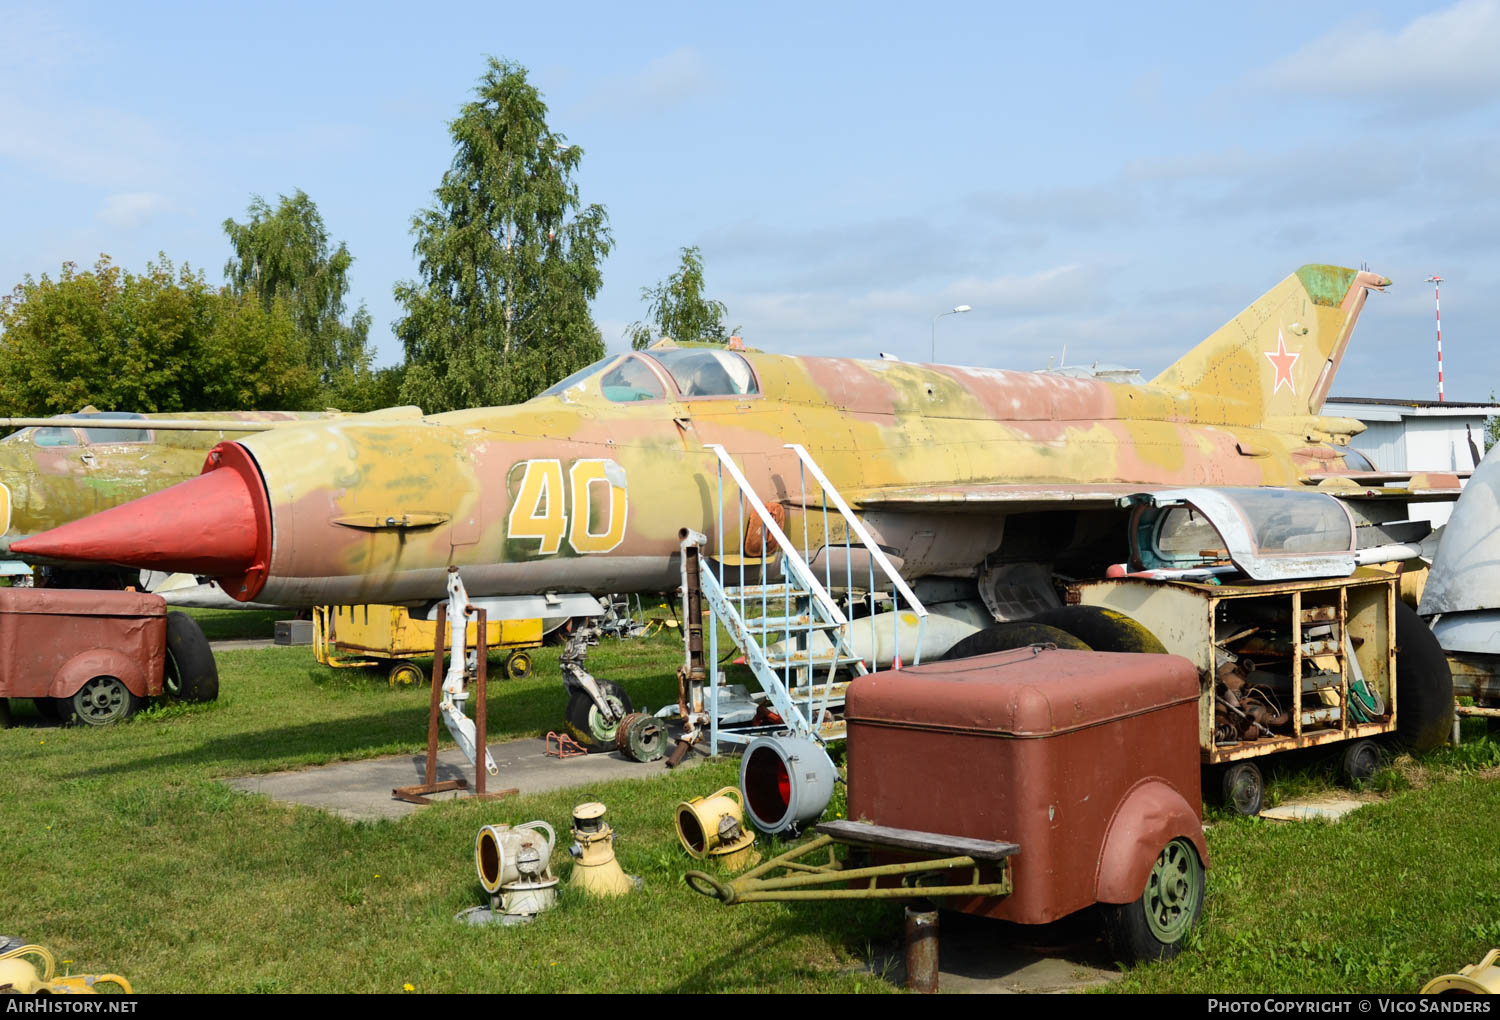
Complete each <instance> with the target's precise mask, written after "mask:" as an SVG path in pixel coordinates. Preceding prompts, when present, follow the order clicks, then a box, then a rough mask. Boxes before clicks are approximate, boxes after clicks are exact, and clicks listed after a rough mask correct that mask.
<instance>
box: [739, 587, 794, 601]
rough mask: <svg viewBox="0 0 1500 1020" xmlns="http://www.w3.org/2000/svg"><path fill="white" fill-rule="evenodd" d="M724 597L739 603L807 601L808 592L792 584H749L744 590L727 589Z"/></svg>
mask: <svg viewBox="0 0 1500 1020" xmlns="http://www.w3.org/2000/svg"><path fill="white" fill-rule="evenodd" d="M724 597H725V598H727V599H729V600H730V601H733V602H737V601H739V600H740V599H760V598H764V599H786V598H792V599H805V598H807V592H805V591H803V590H802V589H801V588H798V587H797V586H795V585H791V584H747V585H745V586H744V587H742V588H725V589H724Z"/></svg>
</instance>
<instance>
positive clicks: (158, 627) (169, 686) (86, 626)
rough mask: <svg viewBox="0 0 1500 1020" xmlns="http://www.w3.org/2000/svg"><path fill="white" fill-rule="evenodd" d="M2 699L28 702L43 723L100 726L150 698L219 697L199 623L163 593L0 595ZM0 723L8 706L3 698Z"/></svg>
mask: <svg viewBox="0 0 1500 1020" xmlns="http://www.w3.org/2000/svg"><path fill="white" fill-rule="evenodd" d="M0 662H3V664H4V665H3V668H0V699H10V698H31V699H32V700H33V702H34V703H35V705H36V707H37V710H38V711H39V712H41V714H42V715H43V716H46V717H47V718H50V719H54V720H57V721H60V722H64V723H70V722H77V723H84V724H88V725H91V726H106V725H108V724H110V723H114V722H119V721H121V720H123V719H128V718H129V717H130V716H131V715H132V714H134V712H135V711H136V709H137V708H138V707H139V706H140V704H141V702H142V701H143V700H144V699H146V698H152V697H157V696H160V695H162V694H167V695H170V696H172V697H176V698H180V699H182V700H184V701H212V700H213V699H214V698H217V697H218V696H219V672H218V668H217V667H216V666H215V664H214V657H213V651H212V650H211V649H210V648H209V645H208V640H207V638H205V637H204V636H203V631H202V630H201V629H200V628H199V627H198V624H197V623H196V622H194V621H193V619H192V618H191V617H190V616H188V615H187V614H185V613H180V612H170V613H169V612H167V604H166V602H165V600H163V599H162V598H161V596H159V595H148V594H144V593H140V592H130V591H92V590H85V589H62V588H0ZM0 709H3V710H4V711H0V720H3V718H4V717H6V716H8V714H9V711H8V709H9V705H8V703H7V702H6V701H4V700H0Z"/></svg>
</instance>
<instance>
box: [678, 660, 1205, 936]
mask: <svg viewBox="0 0 1500 1020" xmlns="http://www.w3.org/2000/svg"><path fill="white" fill-rule="evenodd" d="M1198 697H1199V681H1198V670H1197V669H1196V668H1195V667H1194V666H1193V664H1192V663H1190V662H1189V661H1187V660H1186V659H1184V658H1182V657H1180V656H1176V655H1152V654H1142V653H1110V652H1081V651H1061V650H1058V649H1056V648H1043V647H1040V646H1032V647H1027V648H1020V649H1014V650H1011V651H1006V652H997V653H994V654H991V655H982V656H975V657H973V658H968V659H959V660H953V661H941V662H934V663H923V664H922V665H920V666H916V667H911V668H908V669H903V670H899V671H894V670H893V671H887V672H883V673H874V674H871V675H870V676H866V677H860V678H858V679H856V680H855V681H854V682H853V683H851V684H850V685H849V690H848V695H847V702H846V711H845V718H846V720H847V721H848V724H849V730H848V749H849V750H848V753H849V757H848V784H849V818H848V820H846V821H834V822H824V823H821V824H819V825H817V826H815V828H814V831H815V832H817V833H819V834H820V836H819V837H818V838H817V839H815V840H813V841H811V842H809V843H805V844H803V845H801V846H799V847H795V848H793V849H792V850H790V851H788V852H787V853H786V854H783V855H782V856H781V857H778V858H776V859H775V860H772V861H768V862H767V863H765V864H762V865H761V866H759V867H757V868H754V869H752V870H750V871H748V872H746V873H745V874H743V875H741V876H739V877H737V878H735V879H734V880H733V881H731V882H723V881H720V880H718V879H715V878H712V877H710V876H708V875H706V874H703V873H701V872H694V873H690V877H689V884H690V885H692V886H693V887H694V888H695V889H697V890H698V891H700V892H704V893H706V894H709V895H713V896H716V897H718V898H719V899H721V900H723V901H724V902H726V903H744V902H753V901H757V900H784V899H814V898H838V899H848V898H862V897H872V898H881V899H886V898H916V897H922V898H926V899H932V900H936V901H938V902H941V903H942V905H943V906H945V907H948V908H951V909H955V910H960V911H964V912H967V913H973V914H980V915H983V916H986V917H994V918H1001V919H1004V920H1008V921H1014V922H1019V923H1022V924H1042V923H1046V922H1049V921H1053V920H1056V919H1058V918H1060V917H1063V916H1065V915H1067V914H1071V913H1074V912H1075V911H1078V910H1082V909H1084V908H1086V907H1091V906H1093V905H1094V904H1098V905H1099V906H1100V908H1101V912H1102V915H1103V922H1104V929H1105V934H1106V936H1107V937H1108V939H1109V942H1110V944H1111V947H1112V948H1113V949H1114V951H1115V953H1116V955H1117V958H1119V959H1127V960H1141V959H1158V958H1162V957H1165V956H1170V955H1172V954H1174V953H1176V952H1177V950H1178V948H1179V947H1180V945H1181V942H1182V939H1183V938H1184V937H1185V936H1186V935H1187V933H1188V931H1189V930H1190V929H1191V927H1192V925H1193V923H1194V922H1195V921H1196V920H1197V917H1198V913H1199V911H1200V909H1201V908H1202V905H1203V894H1204V888H1205V869H1206V867H1207V864H1208V851H1207V847H1206V846H1205V844H1204V840H1203V826H1202V822H1201V820H1200V815H1199V811H1200V808H1199V804H1200V792H1199V782H1200V780H1199V763H1198ZM756 755H757V748H756V746H755V745H752V746H751V748H750V749H749V750H748V751H747V753H746V760H745V762H744V765H743V767H742V774H743V776H744V787H745V790H746V798H747V801H748V800H749V799H750V798H753V797H760V798H762V800H764V799H767V798H772V797H774V796H775V795H776V794H777V793H778V792H781V791H784V792H785V794H786V796H787V799H788V801H790V799H791V795H792V792H793V791H794V790H795V789H796V788H797V786H798V785H799V784H800V783H801V782H803V781H805V780H806V779H807V778H810V777H807V776H805V775H804V773H805V772H811V771H813V768H812V766H811V764H810V760H811V758H812V757H813V756H812V755H807V756H806V759H805V760H794V761H793V762H791V763H788V762H787V761H786V760H785V759H782V758H779V757H778V756H777V755H776V753H774V749H773V750H771V751H768V752H767V753H765V754H764V755H762V756H760V757H759V758H756V757H755V756H756ZM762 768H764V770H765V774H764V776H761V775H760V770H761V769H762ZM762 779H764V782H762ZM762 810H764V805H762ZM838 844H843V845H845V846H847V847H850V848H855V849H856V850H858V851H861V852H862V853H852V854H851V855H846V856H845V857H844V858H843V859H838V858H836V857H834V856H830V860H829V863H828V864H826V865H809V864H808V863H806V861H807V854H808V853H809V852H810V851H812V850H817V849H821V848H823V847H825V846H826V847H828V848H829V849H830V851H832V850H833V849H834V848H835V846H836V845H838ZM799 858H800V859H799ZM781 867H785V868H787V871H788V874H787V875H786V876H784V877H768V876H771V875H772V873H773V872H774V871H775V870H776V869H777V868H781ZM897 879H899V880H900V881H901V882H902V883H903V884H904V888H903V887H899V886H895V882H896V881H897ZM819 886H821V887H822V888H815V887H819ZM845 886H847V888H846V887H845Z"/></svg>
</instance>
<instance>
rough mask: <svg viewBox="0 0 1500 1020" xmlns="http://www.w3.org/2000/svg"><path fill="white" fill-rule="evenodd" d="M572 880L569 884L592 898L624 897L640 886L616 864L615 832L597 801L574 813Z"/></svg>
mask: <svg viewBox="0 0 1500 1020" xmlns="http://www.w3.org/2000/svg"><path fill="white" fill-rule="evenodd" d="M568 853H569V854H571V855H572V856H573V876H572V877H571V878H570V879H568V884H569V885H573V886H576V887H577V888H579V889H582V890H583V891H584V892H585V893H587V894H588V895H590V896H597V897H603V896H624V895H625V894H626V893H628V892H630V890H632V889H634V888H635V887H636V886H637V885H638V884H639V882H638V880H636V879H633V878H631V877H630V876H629V875H627V874H625V872H624V871H622V870H621V869H620V862H619V861H617V860H615V832H614V830H613V829H611V828H610V827H609V823H608V822H606V821H605V820H604V805H603V804H600V803H599V802H598V801H590V802H589V803H587V804H579V805H578V806H577V807H575V808H574V809H573V845H572V846H570V847H568Z"/></svg>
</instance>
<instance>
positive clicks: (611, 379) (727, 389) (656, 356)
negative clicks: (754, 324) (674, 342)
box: [540, 347, 760, 404]
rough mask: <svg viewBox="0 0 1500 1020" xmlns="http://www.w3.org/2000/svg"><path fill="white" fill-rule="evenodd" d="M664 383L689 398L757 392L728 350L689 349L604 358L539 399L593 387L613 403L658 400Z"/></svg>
mask: <svg viewBox="0 0 1500 1020" xmlns="http://www.w3.org/2000/svg"><path fill="white" fill-rule="evenodd" d="M596 380H597V382H596ZM663 380H670V381H671V383H672V385H673V386H674V387H675V388H676V390H677V395H678V396H681V397H683V398H686V399H690V400H691V399H698V398H702V397H744V396H752V395H755V394H758V393H760V386H759V384H758V383H757V382H756V380H755V373H754V371H752V370H751V368H750V363H749V362H748V361H746V360H745V359H744V357H743V356H741V355H739V354H736V353H735V352H733V351H718V350H711V349H707V348H701V347H692V348H678V349H675V350H660V351H653V352H651V353H650V354H638V353H637V354H619V355H615V356H614V357H609V358H605V359H603V360H602V361H596V362H594V363H593V364H592V365H589V366H588V367H587V368H584V369H580V370H579V371H577V372H574V373H573V374H572V375H570V376H568V377H567V378H566V379H564V380H562V381H561V382H559V383H556V384H555V385H553V386H551V387H549V388H547V389H546V390H543V391H542V393H541V394H540V395H541V396H543V397H558V396H562V395H563V394H564V393H568V392H570V391H574V390H578V389H579V388H580V387H582V388H583V389H585V390H592V389H593V387H594V386H595V385H597V387H598V392H599V393H601V394H602V395H603V397H604V399H605V400H608V401H610V402H611V403H615V404H629V403H635V402H637V401H642V400H662V399H664V398H665V397H666V396H667V387H666V386H665V385H664V382H663Z"/></svg>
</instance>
